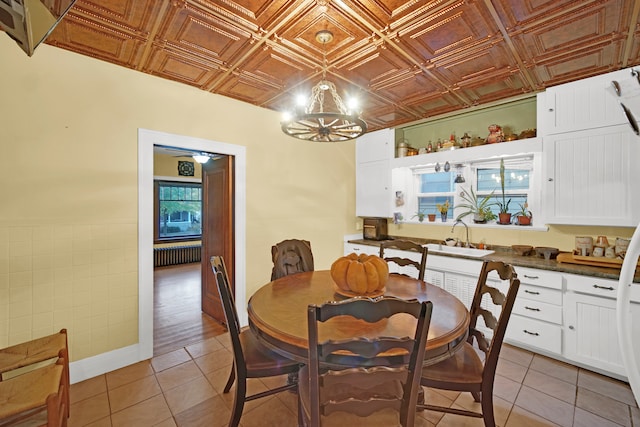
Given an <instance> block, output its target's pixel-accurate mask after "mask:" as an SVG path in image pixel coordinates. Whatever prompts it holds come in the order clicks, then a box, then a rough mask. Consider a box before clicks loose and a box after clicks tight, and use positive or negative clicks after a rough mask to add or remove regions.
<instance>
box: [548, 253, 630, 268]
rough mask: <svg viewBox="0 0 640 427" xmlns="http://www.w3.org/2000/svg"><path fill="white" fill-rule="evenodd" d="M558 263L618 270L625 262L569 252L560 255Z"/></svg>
mask: <svg viewBox="0 0 640 427" xmlns="http://www.w3.org/2000/svg"><path fill="white" fill-rule="evenodd" d="M556 261H558V262H564V263H568V264H582V265H591V266H593V267H608V268H617V269H620V268H622V262H623V260H621V259H618V258H605V257H593V256H582V255H574V254H572V253H568V252H564V253H560V254H558V257H557V258H556Z"/></svg>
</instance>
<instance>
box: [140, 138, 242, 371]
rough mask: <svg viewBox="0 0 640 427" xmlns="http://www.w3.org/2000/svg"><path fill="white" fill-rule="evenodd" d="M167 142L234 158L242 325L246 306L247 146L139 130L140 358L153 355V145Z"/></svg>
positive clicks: (237, 278)
mask: <svg viewBox="0 0 640 427" xmlns="http://www.w3.org/2000/svg"><path fill="white" fill-rule="evenodd" d="M154 145H168V146H171V147H177V148H184V149H188V150H198V151H205V152H210V153H215V154H224V155H228V156H234V157H235V165H234V172H233V179H234V181H235V195H234V199H233V200H234V204H235V208H234V212H235V219H234V227H235V229H234V232H235V257H236V263H235V285H236V289H235V294H236V309H237V311H238V317H239V319H240V324H241V325H246V324H247V323H248V316H247V307H246V293H247V287H246V192H247V186H246V169H247V166H246V165H247V159H246V158H247V156H246V151H247V150H246V147H244V146H240V145H233V144H228V143H224V142H218V141H211V140H206V139H201V138H195V137H190V136H185V135H176V134H170V133H165V132H159V131H153V130H148V129H138V344H139V354H140V358H141V360H144V359H148V358H151V357H153V177H154V174H153V146H154Z"/></svg>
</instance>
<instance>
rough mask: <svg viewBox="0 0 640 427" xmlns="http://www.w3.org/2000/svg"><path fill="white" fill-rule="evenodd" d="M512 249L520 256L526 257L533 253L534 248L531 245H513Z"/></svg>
mask: <svg viewBox="0 0 640 427" xmlns="http://www.w3.org/2000/svg"><path fill="white" fill-rule="evenodd" d="M511 249H513V251H514V252H515V253H517V254H518V255H522V256H526V255H529V254H530V253H531V250H532V249H533V246H529V245H511Z"/></svg>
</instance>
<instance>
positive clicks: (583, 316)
mask: <svg viewBox="0 0 640 427" xmlns="http://www.w3.org/2000/svg"><path fill="white" fill-rule="evenodd" d="M617 286H618V282H617V281H614V280H605V279H597V278H589V277H585V276H574V275H567V290H568V292H567V293H566V294H565V305H564V312H565V325H566V329H565V349H564V356H565V357H566V358H567V359H569V360H571V361H574V362H576V363H579V364H582V365H584V366H588V367H592V368H595V369H596V370H601V371H605V372H610V373H614V374H617V375H620V376H626V371H625V368H624V365H623V362H622V356H621V354H620V345H619V341H618V328H617V325H616V300H615V297H616V289H617ZM631 317H632V319H633V335H634V336H640V325H639V323H640V304H638V303H632V304H631ZM634 345H635V352H636V353H638V352H640V342H638V341H637V340H636V342H635V343H634Z"/></svg>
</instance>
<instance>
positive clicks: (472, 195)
mask: <svg viewBox="0 0 640 427" xmlns="http://www.w3.org/2000/svg"><path fill="white" fill-rule="evenodd" d="M493 193H494V192H493V191H492V192H491V194H489V195H488V196H484V197H482V198H478V195H477V194H476V192H475V191H473V187H469V190H468V191H467V189H466V188H462V193H460V197H461V198H462V200H463V203H459V204H457V205H456V206H454V208H463V209H466V211H465V212H462V213H461V214H460V215H458V217H457V218H456V219H462V218H464V217H466V216H468V215H472V214H473V215H474V216H475V218H474V220H478V221H489V220H492V219H495V217H496V216H495V214H494V213H493V212H492V211H491V209H490V208H491V206H493V205H495V203H491V198H492V197H493Z"/></svg>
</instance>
